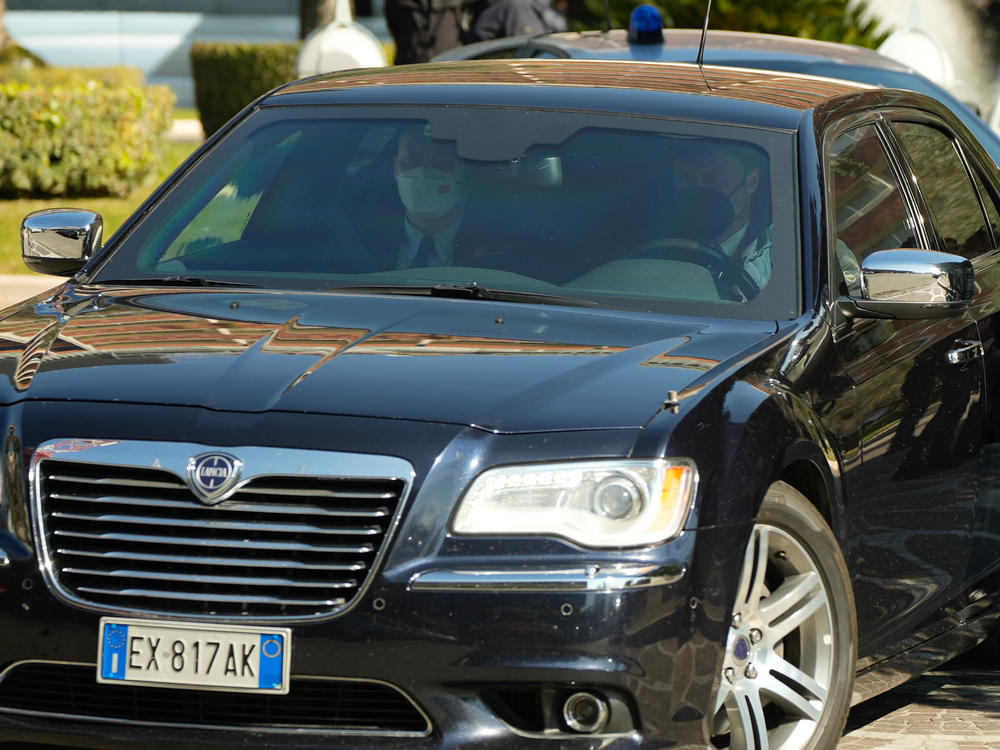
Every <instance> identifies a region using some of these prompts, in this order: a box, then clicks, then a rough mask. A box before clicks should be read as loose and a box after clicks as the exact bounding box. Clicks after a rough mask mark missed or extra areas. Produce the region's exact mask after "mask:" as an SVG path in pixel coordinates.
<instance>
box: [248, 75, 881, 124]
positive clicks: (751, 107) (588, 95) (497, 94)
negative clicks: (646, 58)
mask: <svg viewBox="0 0 1000 750" xmlns="http://www.w3.org/2000/svg"><path fill="white" fill-rule="evenodd" d="M706 79H707V83H706ZM866 90H875V89H874V88H873V87H869V86H862V85H858V84H854V83H851V82H848V81H842V80H836V79H829V78H821V77H816V76H803V75H798V74H788V73H779V72H769V71H761V70H748V69H740V68H722V67H716V66H705V67H704V69H699V67H698V66H697V65H693V64H689V63H674V64H663V63H656V64H651V63H645V62H637V61H631V60H579V59H578V60H565V59H562V60H560V59H513V60H473V61H468V62H464V63H438V64H435V63H431V64H425V65H405V66H399V67H391V68H370V69H366V70H346V71H339V72H336V73H329V74H325V75H322V76H316V77H313V78H307V79H302V80H300V81H294V82H292V83H289V84H286V85H285V86H283V87H281V88H280V89H278V90H276V91H275V92H273V93H272V94H271V95H270V96H269V97H267V98H265V99H264V100H263V101H262V102H261V104H262V106H265V107H267V106H269V105H289V104H310V105H311V104H323V103H334V102H336V103H340V104H343V103H355V104H367V103H370V104H383V103H411V104H455V103H463V104H480V105H493V106H529V107H531V106H542V107H559V106H566V107H571V108H574V109H592V110H598V109H599V110H605V111H610V112H627V113H632V112H636V113H649V114H661V115H662V114H670V115H671V116H676V117H685V116H689V115H690V116H699V117H711V118H717V119H718V120H719V121H736V122H741V123H742V122H745V123H747V124H756V125H760V126H767V127H779V128H787V129H794V128H796V127H797V126H798V122H799V119H800V117H801V113H802V112H803V111H805V110H808V109H813V108H815V107H817V106H819V105H820V104H822V103H825V102H828V101H829V100H831V99H836V98H839V97H841V96H843V95H846V94H856V93H858V92H861V91H866ZM664 95H671V96H672V98H671V101H670V104H669V105H667V102H666V101H665V99H664Z"/></svg>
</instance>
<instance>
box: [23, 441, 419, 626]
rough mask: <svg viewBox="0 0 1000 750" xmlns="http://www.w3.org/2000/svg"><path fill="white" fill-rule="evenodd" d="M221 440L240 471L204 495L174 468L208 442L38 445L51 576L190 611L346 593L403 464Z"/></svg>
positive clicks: (106, 597)
mask: <svg viewBox="0 0 1000 750" xmlns="http://www.w3.org/2000/svg"><path fill="white" fill-rule="evenodd" d="M225 450H226V451H228V452H229V453H231V454H233V455H235V456H238V457H239V458H240V459H241V460H242V462H243V464H244V467H245V468H244V472H243V479H242V481H241V483H240V484H238V485H237V489H236V490H235V492H233V493H232V494H231V495H230V496H229V497H228V498H227V499H225V500H224V501H222V502H220V503H218V504H216V505H207V504H205V503H204V502H202V501H200V500H199V499H198V497H197V496H196V495H195V493H193V492H192V491H191V489H190V488H189V487H188V485H187V483H186V482H185V480H184V479H183V478H182V477H184V476H185V475H186V474H185V471H186V466H187V461H188V459H190V457H192V456H194V455H197V454H199V453H203V452H205V451H206V446H200V445H193V444H177V443H171V444H163V443H145V442H141V441H80V440H73V441H54V442H52V443H49V444H47V445H46V446H42V447H40V448H39V451H38V456H37V457H36V461H35V464H34V466H33V469H32V474H33V481H34V490H35V502H36V520H37V522H38V528H39V532H40V536H41V538H42V540H43V546H44V550H43V552H44V555H43V563H44V565H45V569H46V573H47V574H48V576H49V580H50V583H51V584H52V585H53V588H54V589H55V590H56V591H57V592H58V593H60V594H62V595H63V596H65V597H66V598H68V599H70V600H71V601H74V602H76V603H79V604H84V605H86V606H89V607H92V608H95V609H100V610H103V611H108V612H152V613H163V614H167V615H180V616H190V617H198V618H204V617H208V618H216V617H219V618H272V617H273V618H281V619H289V618H293V619H294V618H308V617H318V616H325V615H329V614H330V613H333V612H336V611H339V610H341V609H343V608H345V607H347V606H348V605H349V604H350V602H351V601H352V600H353V599H354V598H355V597H356V596H357V595H358V593H359V592H360V591H362V590H363V588H364V587H365V585H366V581H367V579H368V577H369V576H370V575H371V572H372V570H373V568H374V567H375V566H376V565H377V563H378V560H379V559H380V556H381V553H382V551H383V550H384V548H385V545H386V541H387V539H388V538H389V536H391V532H392V529H393V527H394V525H395V522H396V519H397V518H398V514H399V511H400V509H401V505H402V501H403V499H404V497H405V494H406V490H407V488H408V485H409V481H410V477H411V470H410V469H409V464H407V463H405V462H402V461H400V460H399V459H392V458H386V457H368V456H356V455H352V454H332V453H325V452H319V451H283V450H278V449H268V448H257V447H242V448H226V449H225ZM154 467H155V468H154ZM352 469H353V471H352ZM379 474H381V476H380V475H379Z"/></svg>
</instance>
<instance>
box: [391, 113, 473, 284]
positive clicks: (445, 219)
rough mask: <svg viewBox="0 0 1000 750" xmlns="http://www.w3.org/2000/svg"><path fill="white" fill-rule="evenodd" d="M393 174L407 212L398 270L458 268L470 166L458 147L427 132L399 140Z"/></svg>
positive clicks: (408, 133)
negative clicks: (434, 137)
mask: <svg viewBox="0 0 1000 750" xmlns="http://www.w3.org/2000/svg"><path fill="white" fill-rule="evenodd" d="M393 175H394V176H395V179H396V189H397V190H398V191H399V199H400V200H401V201H402V202H403V206H404V208H405V209H406V215H405V219H404V221H403V226H402V232H403V234H402V237H401V238H400V242H399V254H398V257H397V259H396V268H412V267H415V266H416V267H426V266H447V265H452V263H453V261H454V259H455V251H456V248H457V246H458V245H460V244H461V243H460V242H459V237H458V234H459V229H460V228H461V225H462V219H463V218H464V214H465V203H466V197H467V188H466V184H465V168H464V165H463V164H462V162H461V161H460V160H459V158H458V155H457V154H456V153H455V146H454V144H449V143H445V142H443V141H433V140H431V138H429V137H428V136H427V135H425V134H424V132H423V131H421V130H417V129H414V130H408V131H405V132H403V133H402V135H401V136H400V137H399V144H398V147H397V149H396V157H395V159H394V161H393Z"/></svg>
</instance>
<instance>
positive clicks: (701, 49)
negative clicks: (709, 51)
mask: <svg viewBox="0 0 1000 750" xmlns="http://www.w3.org/2000/svg"><path fill="white" fill-rule="evenodd" d="M604 1H605V3H607V0H604ZM711 12H712V0H708V4H707V5H706V6H705V25H704V26H702V27H701V44H700V45H699V46H698V60H697V61H696V62H697V63H698V70H700V71H701V77H702V79H703V80H704V81H705V85H706V86H708V90H709V91H711V90H712V84H710V83H709V82H708V77H707V76H706V75H705V42H706V40H707V39H708V16H709V15H710V14H711Z"/></svg>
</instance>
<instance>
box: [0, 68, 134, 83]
mask: <svg viewBox="0 0 1000 750" xmlns="http://www.w3.org/2000/svg"><path fill="white" fill-rule="evenodd" d="M0 81H3V82H4V83H28V84H32V85H38V86H45V87H48V88H51V87H53V86H73V85H75V84H87V83H91V82H94V83H97V84H100V85H102V86H110V87H112V88H114V87H116V86H142V85H143V83H145V78H144V77H143V74H142V70H141V69H140V68H137V67H135V66H133V65H109V66H107V67H102V68H77V67H69V68H54V67H48V66H44V67H28V68H26V67H22V66H19V65H10V66H7V67H0Z"/></svg>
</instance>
